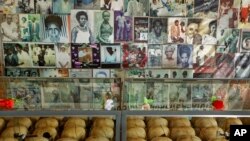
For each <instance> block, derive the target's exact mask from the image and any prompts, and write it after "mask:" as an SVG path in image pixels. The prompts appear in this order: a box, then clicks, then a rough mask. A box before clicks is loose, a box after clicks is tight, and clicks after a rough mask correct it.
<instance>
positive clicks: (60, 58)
mask: <svg viewBox="0 0 250 141" xmlns="http://www.w3.org/2000/svg"><path fill="white" fill-rule="evenodd" d="M56 67H57V68H71V53H70V44H56Z"/></svg>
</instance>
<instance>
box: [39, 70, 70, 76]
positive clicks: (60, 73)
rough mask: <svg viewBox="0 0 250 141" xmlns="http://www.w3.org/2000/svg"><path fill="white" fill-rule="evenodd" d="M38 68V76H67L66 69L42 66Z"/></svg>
mask: <svg viewBox="0 0 250 141" xmlns="http://www.w3.org/2000/svg"><path fill="white" fill-rule="evenodd" d="M39 70H40V77H59V78H60V77H69V70H68V69H50V68H48V69H47V68H44V69H39Z"/></svg>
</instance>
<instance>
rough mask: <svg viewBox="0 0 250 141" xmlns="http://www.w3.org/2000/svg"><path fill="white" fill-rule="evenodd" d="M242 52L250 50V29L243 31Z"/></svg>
mask: <svg viewBox="0 0 250 141" xmlns="http://www.w3.org/2000/svg"><path fill="white" fill-rule="evenodd" d="M240 52H250V31H249V30H243V31H242V37H241V48H240Z"/></svg>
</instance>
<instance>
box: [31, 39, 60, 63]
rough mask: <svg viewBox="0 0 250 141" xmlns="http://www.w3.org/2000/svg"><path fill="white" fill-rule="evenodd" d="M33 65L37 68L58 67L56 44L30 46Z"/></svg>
mask: <svg viewBox="0 0 250 141" xmlns="http://www.w3.org/2000/svg"><path fill="white" fill-rule="evenodd" d="M30 48H31V52H32V59H33V65H34V66H35V67H56V51H55V45H54V44H43V43H36V44H30Z"/></svg>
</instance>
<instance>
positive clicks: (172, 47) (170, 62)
mask: <svg viewBox="0 0 250 141" xmlns="http://www.w3.org/2000/svg"><path fill="white" fill-rule="evenodd" d="M162 47H163V53H162V54H163V55H162V68H176V67H177V45H176V44H165V45H162Z"/></svg>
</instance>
